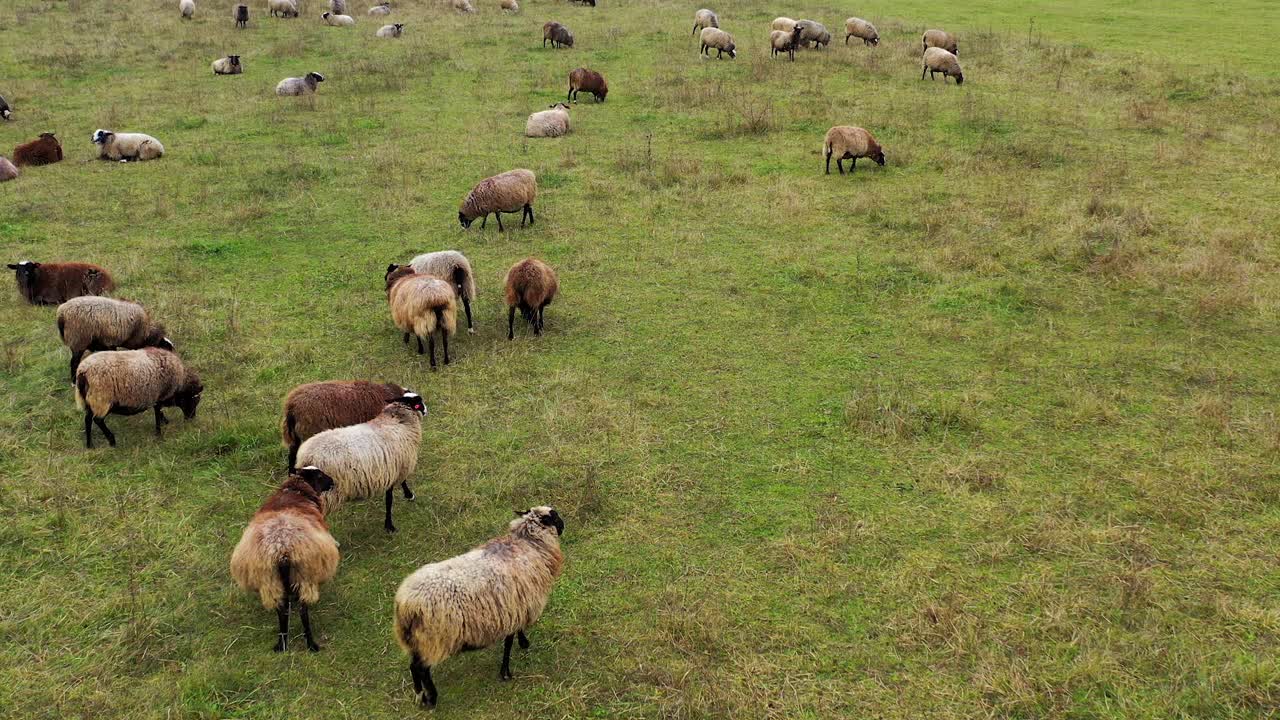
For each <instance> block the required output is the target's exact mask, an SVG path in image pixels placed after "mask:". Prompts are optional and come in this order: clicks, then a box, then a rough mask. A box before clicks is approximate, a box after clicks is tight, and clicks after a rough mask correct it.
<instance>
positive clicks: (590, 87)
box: [568, 68, 609, 102]
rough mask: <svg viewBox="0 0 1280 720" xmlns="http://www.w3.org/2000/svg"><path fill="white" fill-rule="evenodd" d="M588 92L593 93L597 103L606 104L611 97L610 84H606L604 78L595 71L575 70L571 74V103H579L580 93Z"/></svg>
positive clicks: (569, 99)
mask: <svg viewBox="0 0 1280 720" xmlns="http://www.w3.org/2000/svg"><path fill="white" fill-rule="evenodd" d="M583 90H586V91H587V92H589V93H591V94H592V95H593V96H594V97H595V99H596V102H604V99H605V98H606V97H608V95H609V83H607V82H605V80H604V76H603V75H601V74H600V73H598V72H596V71H595V70H588V69H586V68H575V69H574V70H573V71H572V72H570V73H569V98H568V101H569V102H577V101H578V93H579V92H581V91H583Z"/></svg>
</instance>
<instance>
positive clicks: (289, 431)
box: [284, 412, 298, 445]
mask: <svg viewBox="0 0 1280 720" xmlns="http://www.w3.org/2000/svg"><path fill="white" fill-rule="evenodd" d="M297 424H298V418H296V417H294V416H293V413H291V412H290V413H285V414H284V439H285V444H286V445H292V444H293V443H295V442H297V441H298V435H297V433H296V432H294V428H295V427H296V426H297Z"/></svg>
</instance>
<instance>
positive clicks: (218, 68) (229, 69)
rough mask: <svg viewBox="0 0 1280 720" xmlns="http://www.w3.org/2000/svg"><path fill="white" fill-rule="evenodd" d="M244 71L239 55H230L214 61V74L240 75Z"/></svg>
mask: <svg viewBox="0 0 1280 720" xmlns="http://www.w3.org/2000/svg"><path fill="white" fill-rule="evenodd" d="M243 72H244V66H243V65H241V64H240V56H239V55H228V56H226V57H224V58H218V59H217V60H214V61H213V74H214V75H239V74H241V73H243Z"/></svg>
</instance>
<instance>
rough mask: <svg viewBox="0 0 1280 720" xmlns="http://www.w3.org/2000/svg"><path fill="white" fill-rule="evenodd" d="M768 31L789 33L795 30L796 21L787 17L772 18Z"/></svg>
mask: <svg viewBox="0 0 1280 720" xmlns="http://www.w3.org/2000/svg"><path fill="white" fill-rule="evenodd" d="M769 29H770V30H781V31H782V32H788V33H789V32H791V31H793V30H795V29H796V21H795V20H792V19H791V18H789V17H779V18H774V19H773V22H772V23H770V24H769Z"/></svg>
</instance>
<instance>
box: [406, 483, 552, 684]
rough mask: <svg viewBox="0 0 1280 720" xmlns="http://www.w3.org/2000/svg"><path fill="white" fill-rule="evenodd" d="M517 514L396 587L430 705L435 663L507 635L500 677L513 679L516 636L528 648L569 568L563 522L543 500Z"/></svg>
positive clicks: (409, 649) (409, 647)
mask: <svg viewBox="0 0 1280 720" xmlns="http://www.w3.org/2000/svg"><path fill="white" fill-rule="evenodd" d="M516 515H517V516H518V517H517V518H516V519H515V520H513V521H511V524H510V525H509V526H508V531H507V534H505V535H502V536H500V537H496V538H494V539H492V540H490V541H488V542H486V543H485V544H483V545H480V546H479V547H476V548H475V549H473V550H471V551H470V552H467V553H464V554H462V555H458V556H457V557H453V558H450V559H448V560H445V561H443V562H438V563H432V564H430V565H423V566H422V567H420V568H418V569H417V570H415V571H414V572H413V573H412V574H411V575H409V577H407V578H405V579H404V582H402V583H400V588H399V589H398V590H396V599H395V623H394V629H395V634H396V642H398V643H399V644H400V647H401V648H403V649H404V651H405V652H406V653H408V654H409V657H410V662H409V674H410V675H411V676H412V677H413V690H414V693H415V694H416V695H417V697H418V700H419V702H421V703H422V704H423V705H425V706H427V707H434V706H435V704H436V700H437V699H438V698H439V693H437V692H436V686H435V683H434V682H432V680H431V668H432V667H435V666H436V665H439V664H440V663H442V662H444V661H445V660H447V659H449V658H450V657H452V656H453V655H456V654H457V653H459V652H461V651H463V650H474V649H477V648H483V647H488V646H490V645H493V644H494V643H496V642H498V641H499V640H503V647H502V668H501V669H500V671H499V677H501V678H502V679H503V680H510V679H511V643H512V640H514V639H517V638H518V639H519V641H520V647H521V649H527V648H528V647H529V638H527V637H525V631H526V630H528V629H529V628H530V627H531V626H532V625H533V624H534V623H535V622H537V620H538V618H539V617H540V616H541V615H542V610H543V608H545V607H546V605H547V599H548V597H549V596H550V595H551V586H552V584H553V583H554V582H555V580H556V578H557V577H559V576H560V571H561V569H562V568H563V566H564V555H563V553H561V551H560V536H561V535H563V534H564V520H563V519H561V517H560V514H559V513H557V512H556V510H555V508H553V507H550V506H546V505H542V506H539V507H534V508H530V509H528V510H525V511H524V512H520V511H517V512H516Z"/></svg>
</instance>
